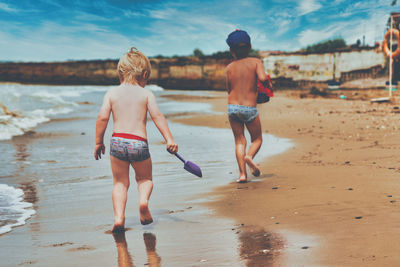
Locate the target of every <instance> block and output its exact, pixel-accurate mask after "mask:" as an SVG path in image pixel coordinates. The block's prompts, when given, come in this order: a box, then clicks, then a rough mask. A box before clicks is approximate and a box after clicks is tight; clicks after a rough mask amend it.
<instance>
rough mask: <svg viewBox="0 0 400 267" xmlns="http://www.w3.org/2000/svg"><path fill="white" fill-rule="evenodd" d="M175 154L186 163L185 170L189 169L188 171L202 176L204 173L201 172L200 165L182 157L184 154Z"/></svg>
mask: <svg viewBox="0 0 400 267" xmlns="http://www.w3.org/2000/svg"><path fill="white" fill-rule="evenodd" d="M175 156H176V157H177V158H178V159H180V160H181V161H182V162H183V163H184V165H183V168H184V169H185V170H187V171H188V172H190V173H193V174H194V175H196V176H198V177H202V176H203V174H202V173H201V169H200V167H199V166H197V165H196V164H194V163H193V162H191V161H188V160H185V159H184V158H182V156H181V155H179V154H178V153H175Z"/></svg>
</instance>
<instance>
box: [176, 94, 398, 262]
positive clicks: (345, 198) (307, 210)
mask: <svg viewBox="0 0 400 267" xmlns="http://www.w3.org/2000/svg"><path fill="white" fill-rule="evenodd" d="M340 94H343V95H346V97H347V99H346V100H343V99H339V98H338V95H340ZM398 95H399V93H398V92H394V96H395V97H394V99H393V101H392V103H371V102H370V101H369V99H371V98H376V97H381V96H387V91H384V90H362V91H350V90H347V91H343V92H340V91H339V92H334V93H332V96H330V98H323V97H319V96H312V95H309V94H307V92H304V91H278V92H277V93H276V95H275V97H274V98H272V100H271V102H270V103H267V104H263V105H259V113H260V114H261V115H260V116H261V121H262V126H263V132H265V133H271V134H273V135H276V136H277V137H284V138H290V139H291V140H292V142H294V143H295V146H294V147H293V148H291V149H290V150H288V151H287V152H285V153H283V154H280V155H278V156H274V157H273V158H268V159H266V160H263V161H262V162H260V167H261V171H262V175H261V178H260V179H254V178H252V177H251V176H250V182H249V183H247V184H240V185H239V184H236V183H231V184H229V185H227V186H223V187H220V188H219V189H218V190H216V192H212V193H211V194H213V195H215V194H217V195H218V196H219V197H218V199H217V200H216V201H213V202H211V203H209V206H210V207H212V208H213V209H215V210H216V211H217V212H218V214H220V215H221V216H226V217H229V218H233V219H234V220H235V221H236V222H237V223H238V225H239V228H240V232H241V234H240V236H241V237H240V238H239V239H240V240H241V242H242V247H243V248H244V249H242V250H241V257H242V258H246V259H248V260H249V261H248V265H249V266H270V264H272V263H271V261H266V259H271V260H272V262H273V266H397V265H398V264H399V262H400V254H399V253H398V247H399V245H400V233H399V231H398V225H399V223H400V212H399V209H400V207H399V205H400V183H399V182H398V179H399V177H400V159H399V154H400V137H399V133H400V124H399V119H400V109H399V108H400V97H399V96H398ZM175 98H176V99H179V97H178V96H175ZM185 101H190V99H185ZM193 101H194V102H199V101H200V102H202V101H204V102H208V103H212V104H213V107H214V109H215V110H216V111H219V112H221V113H224V112H225V110H226V105H227V104H226V99H225V93H221V94H220V96H217V97H214V98H212V99H201V98H197V99H195V100H193ZM173 120H176V121H179V122H181V123H185V124H190V125H207V126H210V127H221V128H227V127H229V123H228V120H227V117H226V115H225V114H220V115H200V116H196V117H188V118H180V119H173ZM232 145H233V144H232ZM256 161H257V157H256ZM232 167H233V168H234V170H235V169H236V168H237V167H236V166H232ZM260 233H263V234H261V235H260ZM260 238H261V239H263V240H264V241H265V242H267V241H268V244H262V242H261V244H262V245H258V246H250V245H249V244H248V242H249V240H259V239H260ZM258 244H260V242H259V241H258ZM271 244H272V247H271ZM262 254H265V257H259V255H262Z"/></svg>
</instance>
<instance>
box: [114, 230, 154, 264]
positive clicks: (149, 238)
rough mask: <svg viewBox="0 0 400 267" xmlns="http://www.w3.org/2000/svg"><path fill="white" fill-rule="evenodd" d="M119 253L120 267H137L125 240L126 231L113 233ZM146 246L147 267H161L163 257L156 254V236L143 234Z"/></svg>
mask: <svg viewBox="0 0 400 267" xmlns="http://www.w3.org/2000/svg"><path fill="white" fill-rule="evenodd" d="M112 235H113V237H114V240H115V244H116V246H117V252H118V266H119V267H126V266H128V267H132V266H135V265H134V263H133V259H132V256H131V254H130V253H129V251H128V244H127V242H126V238H125V231H120V232H115V233H112ZM143 240H144V244H145V246H146V254H147V264H146V265H147V266H150V267H160V266H161V257H160V256H159V255H158V254H157V252H156V236H155V235H154V234H152V233H144V234H143Z"/></svg>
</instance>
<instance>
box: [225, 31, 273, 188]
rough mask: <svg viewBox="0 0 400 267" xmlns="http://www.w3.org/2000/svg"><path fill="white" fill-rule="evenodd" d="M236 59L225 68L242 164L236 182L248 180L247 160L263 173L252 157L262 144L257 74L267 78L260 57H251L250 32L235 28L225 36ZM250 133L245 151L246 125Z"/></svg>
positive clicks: (263, 78) (255, 171)
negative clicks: (248, 143) (249, 141)
mask: <svg viewBox="0 0 400 267" xmlns="http://www.w3.org/2000/svg"><path fill="white" fill-rule="evenodd" d="M226 42H227V44H228V45H229V48H230V52H231V54H232V56H233V57H234V61H233V62H232V63H230V64H229V65H228V66H227V68H226V89H227V91H228V94H229V96H228V116H229V122H230V125H231V128H232V131H233V135H234V138H235V152H236V160H237V163H238V166H239V179H238V180H237V182H239V183H245V182H247V172H246V164H247V165H248V166H249V167H250V169H251V172H252V174H253V175H254V176H259V175H260V169H259V168H258V166H257V165H256V164H255V163H254V161H253V158H254V156H255V155H256V154H257V152H258V150H259V149H260V147H261V144H262V132H261V123H260V118H259V116H258V111H257V78H258V79H259V80H260V81H261V82H263V83H265V82H267V81H268V79H267V75H266V74H265V72H264V66H263V64H262V62H261V60H260V59H258V58H251V57H248V55H249V52H250V49H251V42H250V36H249V35H248V34H247V33H246V32H245V31H241V30H236V31H234V32H232V33H230V34H229V35H228V39H226ZM245 126H246V128H247V130H248V131H249V133H250V137H251V144H250V147H249V150H248V151H247V154H246V144H247V142H246V138H245V136H244V127H245Z"/></svg>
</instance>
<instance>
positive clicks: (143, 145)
mask: <svg viewBox="0 0 400 267" xmlns="http://www.w3.org/2000/svg"><path fill="white" fill-rule="evenodd" d="M110 154H111V155H112V156H114V157H116V158H118V159H120V160H123V161H127V162H129V163H132V162H139V161H143V160H146V159H148V158H149V157H150V152H149V146H148V144H147V140H146V139H144V138H143V137H140V136H136V135H133V134H124V133H113V135H112V137H111V141H110Z"/></svg>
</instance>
